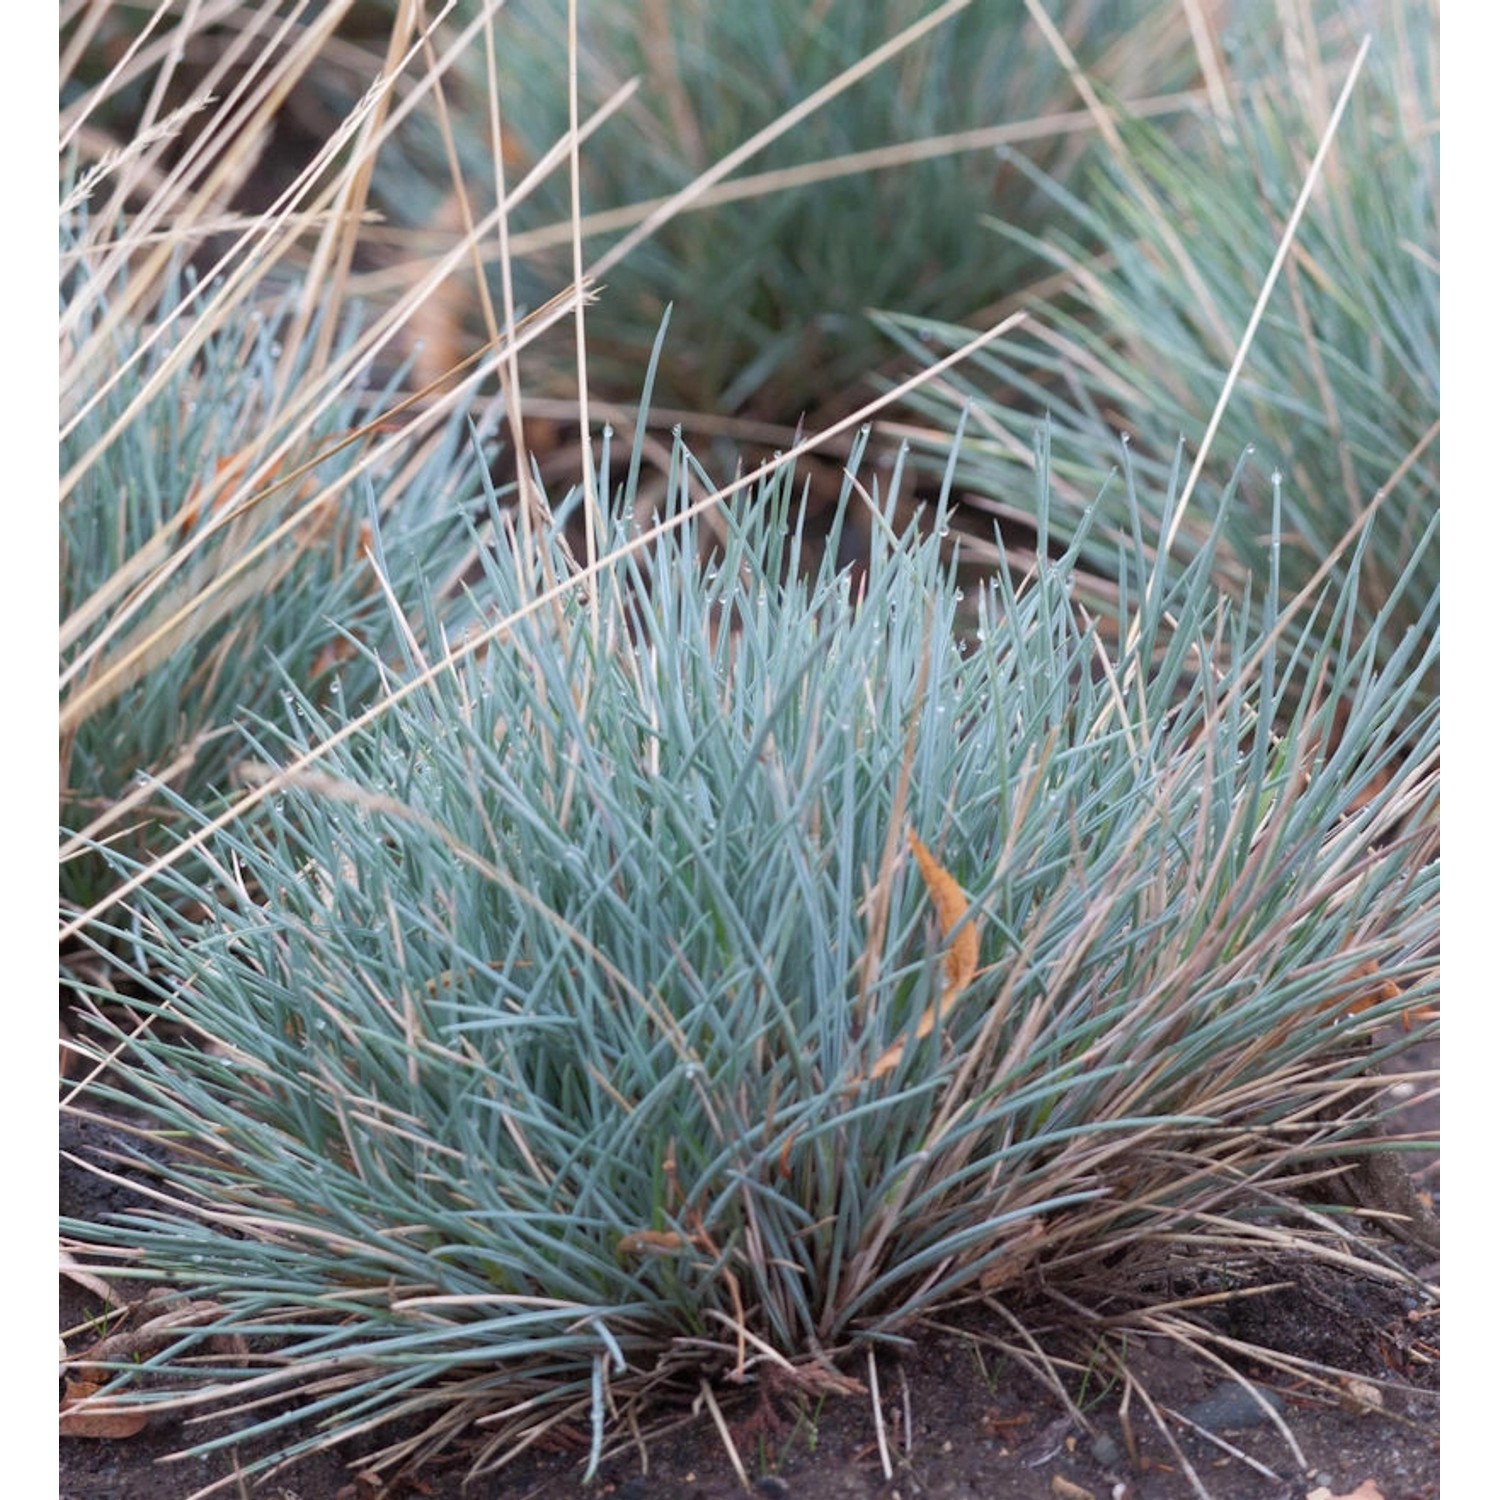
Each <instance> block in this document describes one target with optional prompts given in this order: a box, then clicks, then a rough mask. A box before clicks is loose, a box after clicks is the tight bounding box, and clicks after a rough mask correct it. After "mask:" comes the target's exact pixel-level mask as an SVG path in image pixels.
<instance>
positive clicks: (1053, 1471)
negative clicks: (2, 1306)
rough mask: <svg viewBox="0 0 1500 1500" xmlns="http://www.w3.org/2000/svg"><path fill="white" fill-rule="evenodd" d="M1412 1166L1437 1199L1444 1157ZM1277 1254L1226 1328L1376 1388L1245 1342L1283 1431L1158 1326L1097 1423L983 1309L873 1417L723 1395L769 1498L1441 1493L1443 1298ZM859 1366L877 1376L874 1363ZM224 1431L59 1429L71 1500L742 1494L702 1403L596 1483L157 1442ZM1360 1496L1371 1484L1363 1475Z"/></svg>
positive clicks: (943, 1335) (534, 1464)
mask: <svg viewBox="0 0 1500 1500" xmlns="http://www.w3.org/2000/svg"><path fill="white" fill-rule="evenodd" d="M1424 1050H1425V1049H1424ZM1435 1061H1436V1046H1435V1044H1432V1045H1431V1049H1430V1055H1428V1056H1426V1057H1419V1058H1417V1059H1414V1060H1413V1065H1414V1066H1432V1065H1434V1064H1435ZM1402 1123H1403V1125H1404V1126H1405V1127H1406V1128H1409V1129H1411V1130H1422V1131H1426V1130H1434V1131H1435V1129H1436V1125H1437V1100H1436V1097H1435V1095H1433V1096H1430V1097H1420V1096H1418V1097H1414V1099H1413V1103H1412V1106H1411V1108H1410V1109H1409V1110H1408V1118H1407V1119H1406V1120H1404V1121H1403V1122H1402ZM108 1134H109V1131H108V1128H107V1127H106V1126H104V1125H100V1124H92V1123H87V1122H81V1121H77V1120H73V1119H65V1120H64V1124H63V1140H64V1147H65V1149H67V1150H69V1151H72V1152H74V1153H76V1154H88V1153H89V1152H90V1151H91V1150H92V1149H94V1148H97V1147H99V1146H100V1145H102V1144H106V1143H107V1142H106V1137H107V1136H108ZM1419 1186H1420V1187H1421V1188H1422V1189H1423V1190H1424V1192H1427V1193H1429V1194H1431V1195H1432V1196H1433V1197H1434V1199H1435V1198H1436V1197H1437V1170H1436V1167H1435V1166H1434V1167H1431V1168H1428V1169H1427V1170H1426V1171H1425V1172H1424V1173H1423V1174H1422V1177H1421V1179H1420V1182H1419ZM121 1191H122V1190H120V1189H118V1188H114V1187H112V1186H111V1185H110V1184H107V1183H102V1182H100V1181H99V1180H98V1179H96V1178H94V1177H93V1176H92V1175H91V1174H89V1173H87V1172H84V1171H81V1170H79V1169H77V1168H75V1167H70V1166H68V1165H67V1164H65V1170H64V1178H63V1211H64V1213H65V1214H71V1215H74V1216H80V1217H81V1216H87V1215H89V1214H91V1213H95V1212H107V1211H109V1210H110V1209H111V1208H112V1207H117V1206H118V1204H115V1203H112V1202H111V1201H110V1199H111V1195H117V1194H119V1193H120V1192H121ZM1393 1254H1394V1255H1395V1256H1396V1257H1397V1258H1398V1259H1399V1260H1400V1261H1401V1263H1402V1264H1403V1265H1405V1266H1406V1267H1407V1268H1408V1269H1409V1270H1411V1271H1412V1272H1414V1273H1415V1274H1416V1275H1417V1276H1418V1277H1419V1278H1420V1280H1421V1281H1422V1282H1424V1283H1429V1284H1431V1285H1434V1286H1435V1285H1436V1283H1437V1279H1438V1267H1437V1265H1436V1263H1434V1262H1432V1260H1431V1257H1430V1256H1429V1255H1425V1254H1424V1253H1423V1252H1422V1251H1420V1250H1419V1249H1416V1248H1410V1247H1402V1248H1400V1249H1398V1250H1396V1251H1393ZM1267 1269H1268V1271H1271V1272H1273V1273H1274V1279H1275V1280H1278V1281H1282V1282H1285V1283H1287V1284H1286V1285H1285V1286H1284V1287H1283V1288H1282V1289H1281V1290H1278V1291H1275V1292H1273V1293H1270V1294H1267V1295H1262V1296H1257V1297H1254V1298H1249V1299H1245V1300H1241V1301H1237V1302H1234V1303H1231V1304H1227V1305H1226V1307H1225V1308H1224V1310H1223V1311H1222V1313H1220V1314H1216V1316H1218V1317H1219V1318H1220V1319H1221V1328H1222V1330H1223V1331H1224V1332H1227V1333H1230V1334H1232V1336H1233V1337H1234V1338H1236V1339H1239V1340H1241V1341H1243V1342H1244V1343H1247V1344H1256V1345H1260V1346H1262V1347H1263V1348H1268V1349H1275V1350H1280V1351H1283V1352H1286V1353H1290V1354H1294V1355H1297V1356H1300V1357H1302V1358H1305V1359H1310V1360H1314V1361H1316V1362H1317V1363H1319V1364H1321V1365H1324V1366H1327V1367H1329V1368H1332V1369H1339V1370H1344V1371H1349V1372H1352V1373H1353V1374H1356V1375H1359V1376H1363V1377H1365V1378H1366V1379H1367V1380H1368V1381H1369V1382H1370V1384H1371V1385H1373V1386H1374V1387H1376V1388H1377V1390H1378V1395H1376V1394H1372V1392H1371V1391H1370V1390H1369V1389H1368V1388H1365V1387H1356V1388H1355V1389H1354V1390H1352V1391H1351V1392H1349V1393H1348V1396H1347V1399H1346V1405H1345V1407H1344V1408H1341V1407H1340V1406H1339V1405H1338V1404H1337V1403H1336V1402H1335V1401H1334V1400H1333V1399H1332V1398H1330V1397H1329V1396H1327V1395H1326V1394H1322V1393H1317V1392H1314V1391H1312V1390H1310V1389H1309V1388H1308V1387H1307V1386H1306V1385H1305V1383H1302V1382H1299V1381H1297V1380H1296V1379H1295V1378H1294V1377H1293V1376H1291V1375H1289V1374H1288V1373H1287V1372H1286V1371H1284V1370H1276V1369H1273V1368H1270V1367H1269V1366H1267V1365H1265V1364H1257V1363H1256V1362H1255V1361H1253V1360H1242V1361H1239V1362H1238V1366H1237V1367H1238V1371H1239V1373H1240V1374H1242V1375H1244V1376H1245V1377H1246V1378H1248V1379H1249V1380H1251V1381H1253V1382H1255V1383H1256V1384H1257V1385H1258V1386H1260V1387H1261V1388H1262V1389H1263V1390H1266V1391H1268V1392H1270V1393H1272V1395H1273V1397H1274V1401H1275V1404H1276V1405H1277V1406H1278V1408H1279V1411H1280V1414H1281V1426H1282V1428H1284V1430H1278V1424H1277V1423H1276V1422H1274V1421H1273V1420H1271V1419H1268V1418H1267V1417H1266V1416H1265V1415H1264V1413H1263V1412H1262V1411H1261V1410H1260V1409H1259V1408H1258V1407H1257V1406H1256V1405H1255V1403H1254V1401H1253V1399H1252V1398H1250V1397H1248V1396H1246V1395H1245V1393H1244V1391H1243V1388H1242V1387H1240V1386H1238V1385H1237V1384H1235V1382H1234V1381H1232V1380H1227V1379H1226V1378H1225V1372H1224V1371H1222V1370H1215V1369H1213V1368H1210V1367H1209V1366H1207V1365H1206V1364H1205V1363H1204V1362H1203V1361H1202V1360H1201V1359H1196V1358H1193V1357H1190V1356H1189V1355H1187V1354H1186V1353H1184V1352H1182V1351H1181V1350H1180V1349H1178V1348H1177V1347H1176V1346H1174V1345H1172V1344H1170V1343H1169V1342H1168V1341H1167V1340H1165V1339H1151V1340H1136V1341H1134V1342H1133V1343H1132V1344H1131V1346H1130V1348H1129V1364H1130V1367H1131V1370H1132V1371H1133V1373H1134V1374H1135V1375H1136V1377H1137V1379H1138V1380H1139V1382H1140V1386H1141V1391H1137V1392H1136V1393H1134V1394H1133V1395H1132V1396H1131V1397H1130V1399H1129V1400H1128V1401H1126V1400H1124V1399H1123V1398H1124V1395H1125V1393H1124V1391H1123V1390H1122V1388H1121V1387H1120V1386H1119V1384H1118V1383H1113V1384H1110V1383H1105V1382H1103V1381H1095V1382H1094V1383H1093V1386H1094V1388H1090V1387H1089V1385H1087V1384H1083V1383H1081V1384H1080V1387H1079V1389H1076V1390H1073V1391H1071V1392H1070V1394H1071V1395H1072V1396H1073V1398H1074V1400H1075V1401H1076V1402H1078V1404H1079V1405H1080V1406H1081V1407H1082V1408H1083V1410H1084V1412H1085V1414H1086V1416H1087V1418H1088V1422H1089V1427H1088V1428H1086V1427H1084V1426H1082V1425H1080V1424H1078V1423H1076V1422H1075V1421H1074V1420H1073V1419H1071V1418H1070V1417H1069V1415H1068V1413H1067V1412H1066V1410H1065V1408H1064V1407H1063V1406H1062V1404H1061V1403H1059V1402H1058V1401H1057V1400H1056V1399H1055V1398H1054V1397H1052V1396H1051V1395H1049V1393H1048V1392H1047V1391H1046V1389H1045V1388H1044V1387H1043V1386H1042V1385H1041V1384H1040V1383H1039V1382H1038V1381H1037V1380H1036V1379H1035V1378H1034V1377H1033V1376H1031V1375H1029V1374H1028V1373H1026V1372H1025V1371H1024V1370H1022V1369H1021V1368H1019V1367H1018V1366H1017V1365H1016V1364H1015V1363H1014V1362H1013V1361H1009V1360H1007V1359H1006V1357H1005V1356H1004V1355H1002V1354H1000V1353H998V1352H997V1351H996V1350H995V1348H994V1347H993V1345H992V1344H991V1343H989V1342H987V1340H989V1339H990V1338H991V1336H992V1335H993V1334H994V1333H995V1332H1000V1331H1001V1330H1000V1328H999V1325H998V1322H997V1320H996V1319H995V1317H994V1315H993V1314H992V1313H990V1312H987V1311H986V1310H985V1309H984V1308H982V1307H974V1308H969V1309H966V1310H964V1311H963V1312H961V1313H959V1314H956V1315H955V1316H954V1318H953V1319H952V1321H951V1322H950V1323H948V1324H946V1325H944V1326H942V1327H935V1328H933V1329H930V1330H928V1331H926V1332H924V1333H922V1334H920V1335H919V1336H918V1337H917V1338H916V1339H915V1340H914V1342H913V1344H912V1346H911V1347H910V1348H909V1349H908V1350H906V1351H904V1352H903V1353H902V1354H901V1355H900V1356H899V1357H897V1356H894V1355H892V1356H887V1357H885V1358H883V1359H882V1360H881V1361H880V1362H879V1363H878V1365H877V1367H876V1373H877V1377H878V1381H879V1387H880V1410H881V1420H880V1423H879V1424H878V1425H877V1422H876V1418H875V1410H874V1403H873V1401H872V1399H871V1397H870V1396H869V1395H868V1394H867V1395H865V1396H861V1397H848V1398H842V1399H834V1400H827V1401H825V1402H823V1403H822V1404H821V1406H820V1407H818V1408H816V1409H813V1408H811V1407H809V1406H806V1405H805V1404H804V1405H801V1406H800V1407H799V1405H798V1404H796V1403H793V1402H791V1401H781V1400H775V1401H770V1402H767V1401H766V1400H764V1399H762V1398H761V1396H759V1395H758V1394H747V1395H746V1397H745V1398H744V1400H743V1401H742V1402H741V1403H739V1404H738V1405H736V1404H734V1403H733V1402H728V1403H723V1400H722V1396H721V1404H722V1408H723V1414H724V1417H725V1419H726V1421H727V1422H728V1423H729V1425H730V1429H731V1432H732V1433H733V1436H734V1438H735V1442H736V1446H737V1449H738V1451H739V1453H740V1455H741V1457H742V1460H743V1462H744V1464H745V1468H746V1478H747V1479H748V1481H749V1483H750V1485H751V1489H750V1493H751V1494H753V1495H757V1496H761V1497H773V1500H774V1497H781V1500H824V1497H826V1500H917V1497H931V1500H1042V1497H1047V1500H1086V1497H1092V1500H1106V1497H1108V1500H1189V1497H1194V1496H1202V1495H1208V1496H1210V1497H1212V1500H1303V1497H1306V1496H1309V1495H1311V1494H1315V1493H1316V1492H1318V1490H1319V1489H1320V1487H1321V1488H1322V1489H1323V1490H1325V1491H1326V1493H1327V1495H1329V1496H1333V1497H1338V1496H1344V1495H1350V1494H1352V1493H1353V1492H1355V1491H1356V1490H1358V1489H1359V1487H1360V1485H1361V1484H1362V1483H1364V1482H1365V1481H1371V1482H1372V1483H1373V1486H1374V1489H1375V1491H1378V1494H1379V1496H1380V1497H1382V1500H1436V1497H1437V1496H1438V1494H1439V1456H1438V1435H1437V1420H1438V1404H1437V1388H1438V1373H1439V1366H1438V1346H1439V1318H1438V1313H1437V1307H1436V1304H1435V1301H1434V1299H1433V1298H1432V1297H1430V1296H1426V1295H1424V1294H1423V1292H1422V1291H1421V1290H1420V1288H1419V1287H1418V1286H1417V1285H1415V1284H1414V1285H1412V1286H1410V1287H1403V1286H1397V1285H1392V1284H1389V1283H1386V1282H1382V1281H1377V1280H1373V1279H1367V1278H1365V1277H1361V1276H1358V1275H1354V1274H1352V1273H1351V1274H1346V1273H1340V1272H1336V1271H1331V1270H1329V1269H1328V1268H1326V1267H1321V1266H1316V1265H1312V1264H1309V1263H1306V1262H1298V1263H1287V1264H1283V1265H1277V1266H1274V1267H1268V1268H1267ZM1268 1279H1270V1278H1268ZM62 1286H63V1309H62V1315H63V1324H64V1326H65V1327H77V1326H78V1325H80V1324H82V1323H84V1322H85V1321H86V1320H87V1318H88V1317H89V1316H91V1315H92V1314H93V1313H94V1312H96V1311H97V1301H92V1302H91V1299H90V1296H89V1294H88V1293H87V1292H85V1291H83V1290H82V1289H81V1288H78V1287H76V1286H74V1285H73V1284H72V1283H71V1282H70V1281H68V1280H66V1279H65V1280H64V1281H63V1283H62ZM851 1373H854V1374H856V1375H858V1376H859V1377H860V1378H861V1379H862V1380H865V1381H866V1383H868V1372H867V1371H866V1370H864V1369H862V1368H861V1369H859V1370H856V1371H852V1372H851ZM1142 1391H1144V1393H1145V1395H1144V1396H1143V1395H1142ZM1147 1397H1149V1401H1150V1402H1151V1403H1154V1405H1155V1407H1156V1410H1157V1413H1158V1414H1159V1416H1160V1423H1158V1421H1157V1420H1155V1418H1154V1417H1153V1415H1152V1413H1151V1411H1150V1410H1149V1409H1148V1404H1147V1400H1146V1398H1147ZM1377 1402H1378V1407H1377V1408H1376V1409H1371V1407H1372V1405H1373V1404H1374V1403H1377ZM1184 1419H1186V1420H1184ZM1192 1424H1196V1429H1203V1430H1195V1426H1194V1425H1192ZM1163 1427H1164V1428H1165V1429H1166V1432H1165V1433H1164V1432H1163V1430H1162V1429H1163ZM1090 1428H1091V1429H1092V1430H1090ZM213 1431H214V1429H213V1428H212V1427H193V1428H188V1427H185V1426H184V1425H183V1422H182V1419H181V1418H180V1417H170V1416H163V1417H160V1418H158V1419H155V1420H153V1422H152V1423H151V1425H149V1426H148V1427H147V1428H146V1430H144V1431H142V1432H140V1433H138V1434H137V1435H135V1436H133V1437H130V1438H121V1439H85V1438H65V1439H63V1440H62V1443H61V1483H60V1490H59V1494H60V1497H61V1500H187V1497H188V1496H190V1495H193V1494H194V1493H196V1492H198V1491H201V1490H202V1489H203V1488H204V1487H205V1486H208V1485H211V1484H213V1483H214V1482H216V1481H226V1484H225V1487H224V1488H223V1489H221V1490H220V1491H219V1493H221V1494H224V1495H227V1496H230V1497H232V1500H238V1497H239V1496H240V1495H252V1494H253V1495H257V1496H265V1497H269V1500H460V1497H462V1500H574V1497H583V1496H589V1497H592V1500H601V1497H607V1500H729V1497H731V1496H741V1495H743V1494H745V1493H746V1490H745V1488H744V1485H743V1484H742V1482H741V1479H740V1476H739V1475H738V1474H737V1473H736V1471H735V1469H734V1466H733V1464H732V1462H731V1460H730V1458H729V1456H728V1454H727V1452H726V1449H725V1447H724V1443H723V1441H722V1439H721V1437H720V1436H719V1434H718V1432H717V1430H716V1428H715V1426H714V1424H713V1422H712V1421H711V1420H710V1418H709V1416H708V1415H707V1414H706V1413H699V1414H698V1415H697V1416H696V1417H695V1416H693V1415H692V1414H691V1413H684V1414H683V1416H682V1418H681V1419H680V1420H679V1421H678V1423H677V1425H676V1426H675V1427H673V1428H671V1429H670V1430H668V1431H666V1432H664V1433H663V1434H661V1435H660V1436H658V1437H657V1438H656V1439H655V1440H653V1441H652V1442H650V1444H649V1445H648V1447H649V1451H648V1454H647V1455H646V1457H645V1458H644V1459H643V1457H642V1454H641V1453H640V1452H639V1451H638V1450H636V1449H634V1448H630V1449H628V1450H627V1451H623V1452H615V1453H613V1454H611V1455H610V1456H608V1457H606V1459H605V1462H604V1464H603V1466H602V1469H601V1473H600V1475H599V1477H598V1479H597V1480H596V1481H595V1483H594V1484H593V1485H591V1486H585V1485H584V1483H583V1478H582V1476H583V1472H584V1462H585V1459H586V1445H585V1448H583V1449H573V1450H569V1451H558V1452H552V1453H538V1454H535V1455H534V1456H533V1455H529V1454H528V1455H525V1456H523V1457H522V1458H521V1459H520V1460H518V1461H517V1462H516V1463H514V1464H513V1465H511V1466H509V1467H507V1468H506V1469H505V1470H503V1471H501V1472H500V1473H498V1474H490V1475H485V1476H481V1477H480V1478H478V1479H475V1480H472V1481H470V1482H469V1483H468V1485H467V1486H466V1485H465V1484H464V1477H465V1474H466V1472H467V1468H468V1465H467V1462H465V1461H463V1460H462V1459H461V1458H455V1460H454V1462H453V1463H452V1465H451V1466H450V1467H447V1468H438V1469H427V1470H424V1471H422V1472H420V1473H418V1474H416V1475H412V1476H407V1477H405V1478H399V1479H397V1480H396V1481H395V1482H394V1483H391V1484H388V1485H386V1486H384V1487H382V1486H380V1485H376V1484H371V1483H366V1482H364V1481H363V1480H361V1479H360V1478H359V1468H358V1460H359V1454H358V1452H357V1451H355V1450H351V1451H350V1452H349V1453H348V1454H347V1455H345V1456H344V1457H335V1456H333V1455H329V1454H322V1455H317V1456H315V1457H312V1458H308V1459H306V1460H303V1461H301V1462H300V1463H299V1464H297V1465H295V1466H293V1467H290V1468H288V1469H287V1470H285V1471H283V1472H282V1473H280V1474H277V1475H274V1476H272V1477H271V1478H270V1479H268V1480H263V1481H262V1482H261V1483H260V1484H259V1485H252V1484H251V1482H250V1481H249V1480H240V1479H237V1478H236V1471H237V1468H238V1467H239V1465H241V1464H243V1463H246V1462H249V1461H250V1460H251V1459H252V1458H253V1457H254V1456H255V1453H254V1452H253V1451H251V1450H249V1449H246V1450H245V1451H243V1452H236V1451H235V1450H232V1449H231V1450H227V1451H225V1452H221V1453H218V1454H215V1455H211V1456H209V1457H207V1458H203V1459H187V1460H183V1461H178V1462H165V1463H164V1462H162V1461H161V1460H164V1459H166V1458H168V1456H169V1455H171V1454H172V1453H174V1452H177V1451H180V1450H181V1449H182V1448H184V1447H188V1446H191V1444H192V1443H193V1442H194V1441H197V1440H201V1438H203V1437H205V1436H207V1435H209V1434H210V1433H212V1432H213ZM1167 1434H1170V1437H1169V1436H1168V1435H1167ZM882 1437H883V1439H884V1451H882V1443H881V1439H882ZM1174 1444H1175V1445H1176V1451H1174V1447H1173V1445H1174ZM372 1446H373V1445H372ZM260 1451H264V1450H263V1449H262V1450H260ZM346 1458H347V1459H348V1460H350V1461H352V1462H348V1463H346V1461H345V1460H346ZM1189 1466H1191V1469H1192V1471H1193V1472H1194V1473H1195V1474H1196V1484H1195V1481H1194V1478H1193V1477H1192V1476H1191V1475H1190V1474H1189V1472H1188V1469H1189ZM1320 1500H1322V1497H1320ZM1359 1500H1375V1495H1374V1494H1373V1493H1372V1492H1371V1490H1369V1489H1366V1490H1364V1491H1361V1492H1360V1495H1359Z"/></svg>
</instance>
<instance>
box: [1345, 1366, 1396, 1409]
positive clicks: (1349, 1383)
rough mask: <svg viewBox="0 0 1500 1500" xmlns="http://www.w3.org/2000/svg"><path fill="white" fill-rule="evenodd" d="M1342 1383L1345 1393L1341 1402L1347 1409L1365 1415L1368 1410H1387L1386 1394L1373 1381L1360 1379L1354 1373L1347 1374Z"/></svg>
mask: <svg viewBox="0 0 1500 1500" xmlns="http://www.w3.org/2000/svg"><path fill="white" fill-rule="evenodd" d="M1340 1384H1341V1385H1342V1386H1343V1387H1344V1394H1343V1396H1342V1397H1341V1398H1340V1401H1339V1404H1340V1405H1341V1406H1342V1407H1343V1408H1344V1410H1345V1411H1351V1412H1354V1413H1355V1414H1356V1415H1358V1416H1364V1415H1365V1414H1366V1413H1367V1412H1378V1411H1384V1410H1385V1395H1384V1393H1383V1392H1382V1391H1381V1389H1380V1387H1379V1386H1378V1385H1375V1384H1374V1383H1373V1382H1372V1381H1368V1380H1359V1379H1356V1378H1355V1377H1354V1376H1352V1375H1346V1376H1345V1377H1344V1378H1343V1380H1342V1381H1341V1382H1340Z"/></svg>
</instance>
